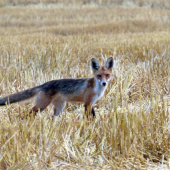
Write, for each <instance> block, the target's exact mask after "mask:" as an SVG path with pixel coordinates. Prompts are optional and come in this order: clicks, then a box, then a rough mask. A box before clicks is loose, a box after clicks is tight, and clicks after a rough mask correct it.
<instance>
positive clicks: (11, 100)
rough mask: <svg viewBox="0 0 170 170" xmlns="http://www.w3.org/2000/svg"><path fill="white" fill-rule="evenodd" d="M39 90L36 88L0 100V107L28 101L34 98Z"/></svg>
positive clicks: (38, 87)
mask: <svg viewBox="0 0 170 170" xmlns="http://www.w3.org/2000/svg"><path fill="white" fill-rule="evenodd" d="M40 90H41V88H40V86H36V87H33V88H31V89H28V90H24V91H21V92H18V93H14V94H11V95H9V96H6V97H3V98H0V106H3V105H6V104H10V103H15V102H19V101H23V100H26V99H29V98H31V97H33V96H35V95H36V94H37V93H38V92H39V91H40Z"/></svg>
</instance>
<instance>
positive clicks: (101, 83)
mask: <svg viewBox="0 0 170 170" xmlns="http://www.w3.org/2000/svg"><path fill="white" fill-rule="evenodd" d="M113 64H114V62H113V58H112V57H110V58H109V59H108V60H107V61H106V63H105V65H104V66H100V64H99V62H98V61H97V60H96V59H94V58H92V59H91V69H92V72H93V77H92V78H69V79H57V80H51V81H48V82H46V83H44V84H42V85H38V86H35V87H32V88H30V89H27V90H24V91H21V92H18V93H14V94H11V95H8V96H6V97H3V98H0V106H4V105H7V104H12V103H16V102H20V101H24V100H27V99H30V98H32V97H35V96H36V101H35V106H34V107H33V108H32V109H31V110H30V112H29V114H34V116H36V114H37V112H38V111H40V112H42V111H43V110H44V109H45V108H46V107H47V106H48V105H49V104H50V103H52V104H53V105H54V114H53V118H54V119H55V118H56V117H57V116H59V115H60V113H61V112H62V111H63V109H64V108H65V106H66V103H67V102H80V103H84V108H85V115H88V114H89V115H91V116H92V117H93V118H95V117H96V114H95V110H94V104H95V102H96V101H98V100H99V99H100V98H101V97H102V96H103V95H104V93H105V91H106V88H107V86H108V83H109V81H110V79H111V77H112V68H113Z"/></svg>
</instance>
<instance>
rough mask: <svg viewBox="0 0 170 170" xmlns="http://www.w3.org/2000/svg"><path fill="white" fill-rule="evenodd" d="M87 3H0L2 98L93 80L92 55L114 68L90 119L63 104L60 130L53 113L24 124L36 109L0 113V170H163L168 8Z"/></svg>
mask: <svg viewBox="0 0 170 170" xmlns="http://www.w3.org/2000/svg"><path fill="white" fill-rule="evenodd" d="M69 2H70V3H71V2H72V1H69ZM83 2H84V4H85V5H84V6H83V5H82V4H80V3H79V1H76V0H75V1H74V3H73V2H72V3H73V6H71V5H68V4H66V3H61V2H60V1H58V3H60V5H59V4H58V5H56V4H55V5H54V6H52V5H51V3H53V1H50V5H49V4H47V1H41V3H44V4H46V6H43V7H42V6H41V5H40V4H39V3H40V2H39V1H33V2H32V1H19V0H18V1H13V3H15V4H13V6H15V7H9V6H10V5H11V3H12V1H6V3H5V1H1V6H3V7H2V8H1V10H0V47H1V50H0V96H1V97H2V96H5V95H7V94H11V93H14V92H17V91H21V90H23V89H27V88H31V87H33V86H36V85H39V84H42V83H44V82H46V81H49V80H52V79H59V78H68V77H69V78H70V77H74V78H76V77H90V76H92V74H91V72H90V66H89V65H90V59H91V58H92V57H95V58H97V59H98V60H99V61H100V62H101V63H102V62H103V63H104V62H105V61H106V58H108V57H109V56H113V57H114V60H115V65H114V66H115V67H114V77H113V80H112V81H111V83H110V85H109V87H108V89H107V92H106V95H105V97H103V98H102V100H100V101H99V102H98V103H97V104H96V105H95V109H96V112H97V118H96V119H95V121H89V120H86V119H84V118H83V114H84V112H83V111H84V109H83V105H81V104H67V107H66V108H67V109H65V110H64V111H63V113H62V114H61V116H59V117H58V119H57V122H56V124H53V122H52V120H51V118H52V117H51V116H52V112H53V111H52V107H48V108H47V109H46V110H45V111H44V112H43V113H39V114H38V116H37V117H36V118H35V119H33V118H32V117H31V118H29V119H27V120H26V119H22V117H23V115H24V114H26V113H28V111H29V109H30V108H31V107H32V104H33V103H19V104H13V105H10V106H6V107H1V108H0V113H1V114H0V169H4V170H5V169H9V170H12V169H14V170H15V169H161V168H162V169H163V168H164V169H168V168H169V158H170V152H169V150H170V145H169V141H170V131H169V126H170V116H169V114H170V110H169V105H170V102H169V98H170V94H169V93H170V86H169V85H170V67H169V66H170V60H169V56H170V30H169V29H170V25H169V23H170V11H169V10H165V8H164V9H163V8H162V7H161V5H158V4H161V3H162V2H164V5H165V4H166V6H167V7H166V9H169V6H168V3H169V1H158V0H157V1H154V2H155V6H156V4H157V8H156V7H155V8H154V9H153V8H152V7H149V8H145V7H141V6H150V4H151V2H153V1H138V0H136V1H131V2H134V3H135V4H137V3H139V2H140V3H141V4H142V3H143V5H136V6H130V5H128V3H129V1H121V2H122V4H118V5H122V6H116V5H115V4H116V3H120V1H93V3H91V2H92V1H83ZM125 2H126V6H125V5H124V6H123V3H124V4H125ZM3 3H4V5H2V4H3ZM33 3H34V5H32V4H33ZM36 4H38V5H36ZM61 4H62V5H61ZM96 4H97V5H96ZM100 4H102V5H100ZM107 4H111V5H112V6H108V5H107ZM21 5H22V6H21ZM139 6H140V7H139ZM162 9H163V10H162Z"/></svg>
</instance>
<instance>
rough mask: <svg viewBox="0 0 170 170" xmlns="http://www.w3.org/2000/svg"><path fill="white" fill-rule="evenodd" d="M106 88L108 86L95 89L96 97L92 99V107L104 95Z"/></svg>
mask: <svg viewBox="0 0 170 170" xmlns="http://www.w3.org/2000/svg"><path fill="white" fill-rule="evenodd" d="M106 88H107V86H96V87H95V88H94V93H95V96H94V97H93V99H92V105H93V104H94V103H95V102H96V101H97V100H99V99H100V98H101V97H102V96H103V95H104V92H105V90H106Z"/></svg>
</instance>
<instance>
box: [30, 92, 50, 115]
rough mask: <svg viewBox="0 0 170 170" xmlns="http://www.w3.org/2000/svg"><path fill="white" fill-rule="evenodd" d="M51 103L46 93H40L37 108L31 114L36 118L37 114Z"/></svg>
mask: <svg viewBox="0 0 170 170" xmlns="http://www.w3.org/2000/svg"><path fill="white" fill-rule="evenodd" d="M50 103H51V98H50V96H48V95H46V94H45V93H44V92H40V93H39V94H38V96H37V100H36V104H35V106H34V107H33V108H32V109H31V110H30V114H31V113H33V115H34V116H36V114H37V112H38V111H40V112H42V111H43V110H44V109H45V108H46V107H47V106H48V105H49V104H50Z"/></svg>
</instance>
